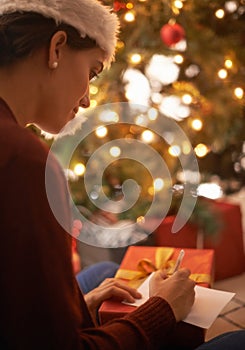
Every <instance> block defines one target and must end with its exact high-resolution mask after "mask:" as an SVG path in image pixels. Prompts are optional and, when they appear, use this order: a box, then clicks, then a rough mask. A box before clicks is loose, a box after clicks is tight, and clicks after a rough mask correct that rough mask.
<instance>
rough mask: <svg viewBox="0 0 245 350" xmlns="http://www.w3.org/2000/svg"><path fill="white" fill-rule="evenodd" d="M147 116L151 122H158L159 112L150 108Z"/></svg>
mask: <svg viewBox="0 0 245 350" xmlns="http://www.w3.org/2000/svg"><path fill="white" fill-rule="evenodd" d="M147 114H148V118H149V119H150V120H156V119H157V117H158V110H157V109H156V108H150V109H149V110H148V112H147Z"/></svg>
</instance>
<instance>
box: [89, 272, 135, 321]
mask: <svg viewBox="0 0 245 350" xmlns="http://www.w3.org/2000/svg"><path fill="white" fill-rule="evenodd" d="M141 297H142V296H141V294H140V293H139V292H138V291H137V290H136V289H134V288H131V287H129V286H128V285H126V284H125V283H123V282H121V281H119V280H118V279H116V278H107V279H105V280H104V281H103V282H102V283H101V284H100V285H99V286H98V287H97V288H95V289H93V290H92V291H91V292H89V293H87V294H86V295H84V299H85V301H86V303H87V306H88V309H89V311H90V313H91V315H92V317H93V320H94V321H95V320H96V312H97V310H98V308H99V307H100V305H101V303H102V302H103V301H105V300H107V299H111V298H113V299H116V300H119V301H122V300H125V301H127V302H130V303H133V302H134V301H135V299H140V298H141ZM95 322H96V321H95Z"/></svg>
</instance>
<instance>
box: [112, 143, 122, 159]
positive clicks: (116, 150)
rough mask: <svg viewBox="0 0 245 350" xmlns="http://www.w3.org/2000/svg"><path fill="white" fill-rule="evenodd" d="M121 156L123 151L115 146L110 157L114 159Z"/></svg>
mask: <svg viewBox="0 0 245 350" xmlns="http://www.w3.org/2000/svg"><path fill="white" fill-rule="evenodd" d="M120 154H121V149H120V148H119V147H117V146H113V147H111V148H110V155H111V156H112V157H115V158H116V157H119V156H120Z"/></svg>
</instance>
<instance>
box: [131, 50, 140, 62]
mask: <svg viewBox="0 0 245 350" xmlns="http://www.w3.org/2000/svg"><path fill="white" fill-rule="evenodd" d="M141 60H142V57H141V55H140V54H139V53H134V54H132V55H131V57H130V61H131V63H134V64H138V63H140V62H141Z"/></svg>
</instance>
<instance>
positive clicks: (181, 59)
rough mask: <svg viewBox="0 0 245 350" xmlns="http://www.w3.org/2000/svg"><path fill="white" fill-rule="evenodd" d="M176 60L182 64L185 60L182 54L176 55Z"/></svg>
mask: <svg viewBox="0 0 245 350" xmlns="http://www.w3.org/2000/svg"><path fill="white" fill-rule="evenodd" d="M174 62H175V63H177V64H181V63H183V62H184V57H183V56H182V55H175V56H174Z"/></svg>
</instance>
